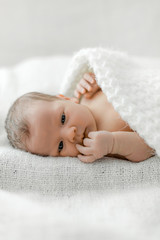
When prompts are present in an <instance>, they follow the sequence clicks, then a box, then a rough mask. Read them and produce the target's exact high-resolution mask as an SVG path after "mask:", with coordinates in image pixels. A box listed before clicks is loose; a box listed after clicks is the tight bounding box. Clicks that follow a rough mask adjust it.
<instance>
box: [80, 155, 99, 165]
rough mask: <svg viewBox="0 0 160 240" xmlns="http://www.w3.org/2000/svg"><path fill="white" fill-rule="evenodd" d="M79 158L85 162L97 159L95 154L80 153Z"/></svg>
mask: <svg viewBox="0 0 160 240" xmlns="http://www.w3.org/2000/svg"><path fill="white" fill-rule="evenodd" d="M78 159H79V160H80V161H81V162H84V163H92V162H94V161H95V160H96V159H95V157H94V156H93V155H90V156H84V155H78Z"/></svg>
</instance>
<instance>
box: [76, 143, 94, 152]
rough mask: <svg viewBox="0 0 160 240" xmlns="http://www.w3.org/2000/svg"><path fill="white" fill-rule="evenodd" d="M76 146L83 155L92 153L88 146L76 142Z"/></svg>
mask: <svg viewBox="0 0 160 240" xmlns="http://www.w3.org/2000/svg"><path fill="white" fill-rule="evenodd" d="M76 148H77V150H78V151H79V152H80V153H82V154H84V155H91V154H92V150H91V148H90V147H84V146H82V145H80V144H76Z"/></svg>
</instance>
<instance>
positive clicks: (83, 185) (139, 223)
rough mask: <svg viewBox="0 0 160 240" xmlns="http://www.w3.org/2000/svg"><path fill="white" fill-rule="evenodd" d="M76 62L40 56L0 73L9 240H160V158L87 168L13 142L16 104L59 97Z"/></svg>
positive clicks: (3, 208) (0, 208)
mask: <svg viewBox="0 0 160 240" xmlns="http://www.w3.org/2000/svg"><path fill="white" fill-rule="evenodd" d="M69 61H70V57H62V56H61V57H60V56H59V57H48V58H42V59H39V58H38V59H33V60H32V59H31V60H28V61H26V62H23V63H21V64H19V65H17V66H15V67H13V68H11V69H7V68H3V69H0V102H1V109H0V188H1V189H3V191H2V190H1V191H0V213H1V218H0V235H1V239H7V240H8V239H16V240H19V239H22V238H23V239H24V240H25V239H34V240H40V239H44V238H45V236H46V238H45V239H47V240H48V239H65V240H66V239H74V240H75V239H89V236H90V234H91V233H92V234H91V235H92V239H113V240H115V239H150V236H152V239H157V240H158V239H159V237H160V232H159V227H160V223H159V217H160V207H159V206H160V204H159V202H160V200H159V199H160V198H159V196H160V189H159V185H160V177H159V176H160V159H159V158H158V157H153V158H151V159H148V160H146V161H144V162H140V163H131V162H129V161H125V160H117V159H113V158H107V157H106V158H104V159H101V160H99V161H97V162H95V163H93V164H84V163H82V162H80V161H79V160H78V159H77V158H69V157H67V158H53V157H47V158H46V157H45V158H44V157H39V156H35V155H32V154H30V153H26V152H22V151H19V150H15V149H13V148H11V147H10V146H9V144H8V141H7V138H6V134H5V131H4V119H5V116H6V113H7V110H8V108H9V106H10V104H11V102H12V101H13V100H15V99H16V98H17V97H18V96H20V95H21V94H23V93H25V92H28V91H41V92H45V93H50V94H55V93H57V92H58V91H59V88H60V86H61V84H62V79H63V77H64V74H65V71H66V69H67V66H68V63H69ZM154 61H155V62H156V60H154ZM157 62H158V60H157ZM7 190H8V191H10V192H14V194H16V195H14V194H13V193H6V192H4V191H7ZM22 193H25V194H27V196H28V198H29V200H24V198H23V197H21V194H22ZM35 194H36V195H35ZM34 198H36V199H37V198H38V203H37V202H34V201H33V199H34ZM42 202H43V203H42ZM16 203H17V204H16ZM44 204H45V207H44ZM75 219H76V220H75ZM9 228H11V231H8V229H9ZM2 237H3V238H2Z"/></svg>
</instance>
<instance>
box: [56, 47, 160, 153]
mask: <svg viewBox="0 0 160 240" xmlns="http://www.w3.org/2000/svg"><path fill="white" fill-rule="evenodd" d="M89 71H93V72H94V73H95V75H96V80H97V83H98V85H99V86H100V87H101V89H102V91H103V92H104V93H105V94H106V95H107V98H108V100H109V101H110V102H111V103H112V105H113V106H114V108H115V110H116V111H117V112H118V113H119V114H120V116H121V117H122V119H123V120H124V121H126V122H127V123H128V124H129V125H130V127H131V128H132V129H133V130H134V131H136V132H137V133H138V134H139V135H140V136H141V137H142V138H143V139H144V140H145V142H146V143H147V144H148V145H149V146H150V147H152V148H153V149H155V150H156V153H157V155H158V156H160V124H159V121H160V120H159V119H160V66H158V65H154V64H153V63H152V65H150V64H148V63H147V62H146V61H145V60H144V59H143V58H137V57H134V56H129V55H128V54H126V53H122V52H118V51H113V50H109V49H102V48H93V49H82V50H80V51H79V52H78V53H77V54H75V56H74V57H73V59H72V61H71V64H70V66H69V68H68V71H67V73H66V76H65V79H64V84H63V86H62V88H61V92H62V93H63V94H66V95H68V96H69V95H72V94H73V90H74V89H75V88H76V84H77V83H78V82H79V81H80V78H81V77H82V75H83V74H84V73H85V72H89ZM153 117H154V118H153Z"/></svg>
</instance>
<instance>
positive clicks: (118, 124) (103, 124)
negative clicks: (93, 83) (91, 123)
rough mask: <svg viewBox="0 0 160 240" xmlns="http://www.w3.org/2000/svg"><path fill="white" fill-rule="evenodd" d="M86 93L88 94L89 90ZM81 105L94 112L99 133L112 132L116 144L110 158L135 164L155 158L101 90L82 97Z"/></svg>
mask: <svg viewBox="0 0 160 240" xmlns="http://www.w3.org/2000/svg"><path fill="white" fill-rule="evenodd" d="M90 76H91V77H92V78H93V77H94V75H93V74H91V75H90ZM86 78H87V75H86ZM83 82H84V79H83ZM81 92H82V91H81ZM83 92H84V91H83ZM85 93H87V90H86V91H85ZM75 95H76V94H75ZM80 103H81V104H82V105H85V106H87V107H88V108H89V109H90V111H91V112H92V114H93V116H94V118H95V120H96V123H97V130H98V131H102V130H103V131H104V130H105V131H107V132H112V135H113V137H114V144H113V148H112V151H111V152H110V153H109V154H108V155H109V156H115V157H119V158H123V159H128V160H131V161H135V162H139V161H143V160H145V159H147V158H149V157H151V156H153V149H152V148H150V147H149V146H148V145H147V144H146V143H145V142H144V140H143V139H142V138H140V136H139V135H138V134H137V133H136V132H134V131H133V130H132V129H131V128H130V126H129V125H128V124H127V123H126V122H125V121H123V119H122V118H121V117H120V115H119V114H118V113H117V112H116V111H115V109H114V108H113V106H112V104H111V103H109V102H108V99H107V96H106V95H105V94H104V93H103V92H102V91H101V89H100V88H99V89H98V88H97V92H96V93H95V94H93V95H91V97H90V98H88V96H87V97H86V96H85V94H84V95H82V98H81V101H80ZM78 147H79V148H78V150H79V151H80V150H81V151H82V153H83V154H84V153H85V152H83V150H84V148H83V147H80V146H78ZM97 151H98V150H97ZM81 158H83V160H84V159H85V158H84V157H83V156H81Z"/></svg>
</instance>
